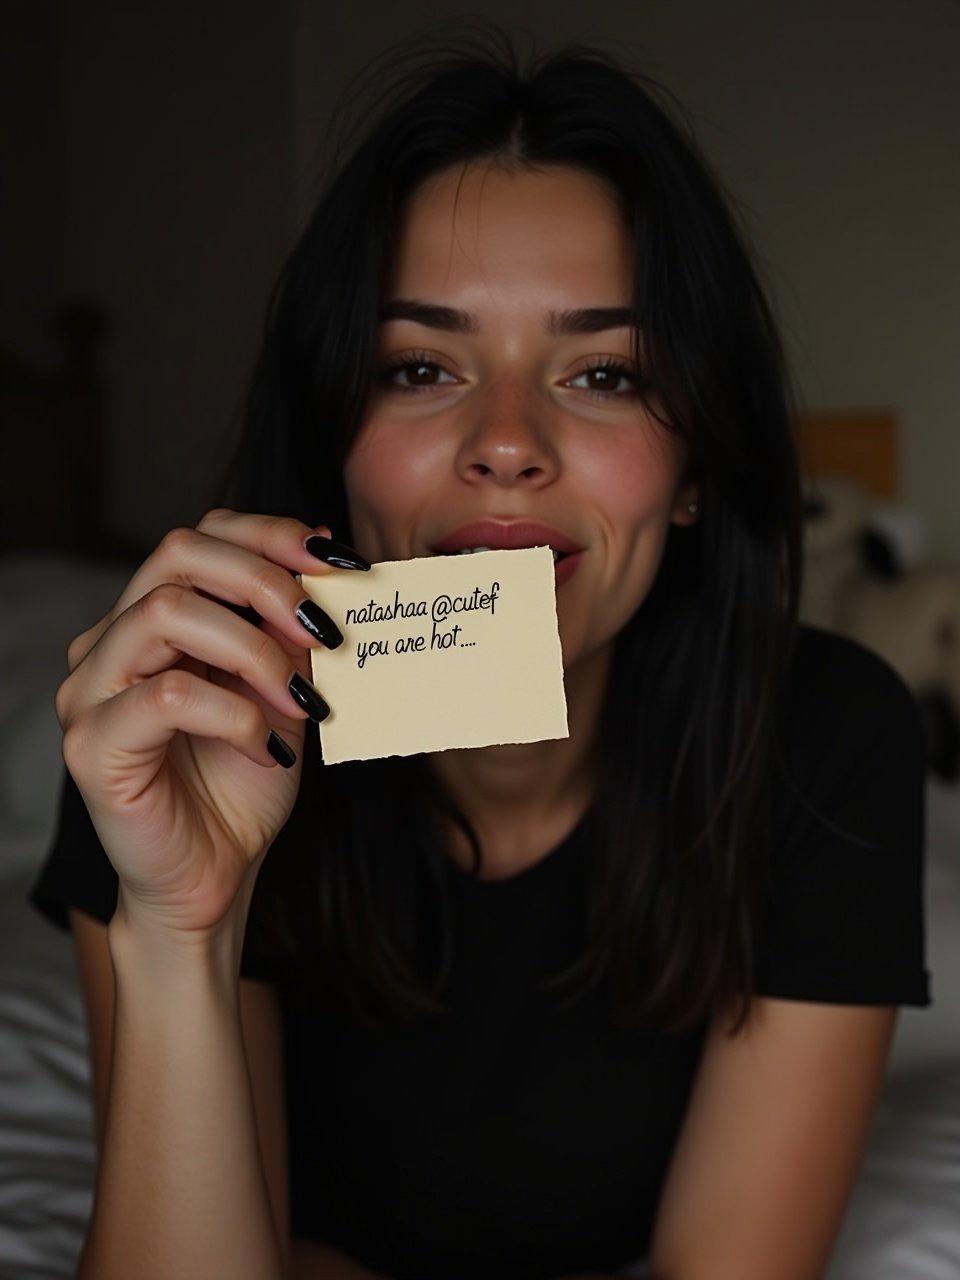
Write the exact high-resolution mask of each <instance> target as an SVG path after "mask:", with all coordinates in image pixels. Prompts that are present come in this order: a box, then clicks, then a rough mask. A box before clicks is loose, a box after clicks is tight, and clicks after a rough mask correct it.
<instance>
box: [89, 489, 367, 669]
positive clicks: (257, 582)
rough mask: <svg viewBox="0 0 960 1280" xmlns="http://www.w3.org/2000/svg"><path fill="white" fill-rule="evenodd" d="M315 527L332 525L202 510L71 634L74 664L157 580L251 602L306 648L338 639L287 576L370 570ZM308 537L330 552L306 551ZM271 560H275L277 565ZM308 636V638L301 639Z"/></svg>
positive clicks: (352, 552)
mask: <svg viewBox="0 0 960 1280" xmlns="http://www.w3.org/2000/svg"><path fill="white" fill-rule="evenodd" d="M317 529H320V530H325V531H326V530H328V526H326V525H319V526H316V527H315V529H311V527H310V526H308V525H305V524H303V522H302V521H300V520H293V518H292V517H285V516H260V515H248V513H246V512H234V511H230V509H229V508H225V507H216V508H214V509H212V511H210V512H207V513H206V515H205V516H204V517H202V520H201V521H200V522H198V525H197V527H196V529H187V527H177V529H172V530H170V531H169V532H168V534H166V535H165V536H164V538H163V539H161V541H160V544H159V545H157V547H156V549H155V550H154V552H151V554H150V556H148V557H147V558H146V561H145V562H143V563H142V564H141V567H140V568H138V570H137V571H136V573H134V575H133V576H132V577H131V580H129V582H128V584H127V586H125V588H124V590H123V593H122V594H120V596H119V599H118V600H116V603H115V604H114V607H113V609H111V611H110V612H109V613H108V614H105V616H104V617H102V618H101V620H100V621H99V622H97V623H95V626H92V627H90V628H88V630H87V631H83V632H81V634H79V635H77V636H74V639H73V640H72V641H70V645H69V648H68V650H67V663H68V668H69V671H70V672H72V671H74V669H76V668H77V666H79V663H81V662H83V659H84V658H86V655H87V654H88V653H90V650H91V649H92V648H93V645H95V644H96V643H97V640H99V639H100V636H101V635H102V634H104V631H105V630H106V627H109V626H110V623H111V622H113V621H114V618H116V617H118V616H119V614H120V613H123V611H124V609H128V608H129V607H131V605H132V604H134V603H136V602H137V600H138V599H140V598H141V596H143V595H146V594H147V591H150V590H152V589H154V588H155V586H159V585H160V582H182V584H184V585H192V586H195V588H198V589H201V590H204V591H205V593H206V594H207V595H209V596H210V598H212V599H219V600H225V602H229V603H233V604H238V605H246V607H250V608H252V609H253V611H255V612H256V613H259V614H260V616H261V617H269V618H270V620H271V621H273V622H274V623H275V625H276V626H278V627H279V628H280V630H283V631H285V632H287V635H288V637H289V639H291V641H292V643H293V644H296V645H300V646H307V648H308V646H310V645H316V644H323V643H325V641H324V640H323V635H328V636H329V637H330V639H333V640H334V641H335V636H337V628H335V625H333V623H332V620H329V618H328V617H326V614H325V613H324V611H323V609H320V607H319V605H316V604H315V602H311V600H310V598H308V596H307V595H306V594H305V593H303V591H301V590H300V585H298V584H297V588H296V590H297V591H298V593H300V594H298V595H297V599H296V600H293V599H292V598H291V594H289V588H288V586H287V588H284V581H285V580H288V581H293V576H292V575H294V573H326V572H332V571H333V570H334V568H344V567H353V568H361V570H366V568H370V564H369V562H367V561H366V559H364V557H361V556H360V554H358V553H356V552H355V550H353V549H352V548H347V547H344V545H343V544H342V543H337V541H334V540H332V539H325V538H320V539H319V543H320V544H323V545H319V543H317ZM214 530H215V532H214ZM311 540H312V541H311ZM307 541H310V544H311V547H312V548H314V549H315V550H319V552H321V554H323V556H328V557H330V558H329V559H323V558H320V557H319V556H314V554H311V553H310V552H308V550H307V549H306V544H307ZM230 550H234V552H236V553H237V554H236V556H233V557H230V556H229V553H230ZM244 553H246V557H244ZM270 564H274V566H275V568H274V570H271V568H270ZM284 568H285V570H287V572H285V575H284ZM301 604H303V605H305V621H307V622H310V621H311V618H312V622H314V623H315V625H316V626H319V628H320V632H321V635H320V636H317V635H316V632H315V631H314V630H311V628H310V627H308V626H307V627H305V626H303V622H302V621H301V620H300V618H297V613H296V611H297V607H298V605H301ZM261 605H262V608H261ZM292 620H293V621H292ZM305 636H308V639H306V640H305V639H303V637H305Z"/></svg>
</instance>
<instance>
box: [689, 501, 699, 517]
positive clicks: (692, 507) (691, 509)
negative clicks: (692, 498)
mask: <svg viewBox="0 0 960 1280" xmlns="http://www.w3.org/2000/svg"><path fill="white" fill-rule="evenodd" d="M696 509H697V504H696V503H695V502H688V503H687V510H688V511H689V512H690V514H691V515H693V513H694V512H695V511H696Z"/></svg>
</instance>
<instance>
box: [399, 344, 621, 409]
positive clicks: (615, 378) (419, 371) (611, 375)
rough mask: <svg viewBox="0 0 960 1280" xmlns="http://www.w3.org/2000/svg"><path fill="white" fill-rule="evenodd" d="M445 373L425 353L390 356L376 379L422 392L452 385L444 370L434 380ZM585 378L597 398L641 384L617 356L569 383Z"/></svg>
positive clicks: (589, 391) (614, 395) (590, 393)
mask: <svg viewBox="0 0 960 1280" xmlns="http://www.w3.org/2000/svg"><path fill="white" fill-rule="evenodd" d="M408 373H409V375H410V378H411V379H412V380H413V385H410V383H409V382H408V383H407V384H403V383H401V382H399V381H397V375H398V374H404V375H406V374H408ZM443 373H446V370H445V369H444V368H443V367H442V366H441V365H439V364H438V363H437V362H436V360H428V359H427V358H426V357H425V356H424V357H420V356H416V355H414V356H408V357H406V358H405V359H402V360H392V361H389V362H388V363H387V364H385V365H382V366H381V367H380V369H379V370H378V371H377V374H376V380H377V382H378V383H380V384H382V385H384V386H386V387H388V388H389V389H390V390H391V391H402V392H408V393H409V392H412V393H414V394H416V393H418V392H419V393H423V392H428V391H432V390H433V389H434V388H435V387H442V386H452V385H455V384H456V379H455V378H453V377H452V375H449V374H448V377H450V378H451V381H450V382H447V383H443V382H440V381H438V375H440V374H443ZM580 378H587V379H588V380H593V381H594V382H595V383H596V382H599V386H597V385H594V386H592V387H589V386H587V387H580V388H578V389H579V390H581V391H583V392H584V393H585V394H586V395H588V396H593V397H594V398H595V399H598V400H606V399H615V400H624V399H632V398H633V397H634V396H636V395H637V394H638V392H639V390H640V387H641V385H642V378H641V376H640V375H639V374H638V373H636V372H634V370H633V369H631V368H630V367H629V366H628V365H625V364H622V363H621V362H620V361H619V360H604V361H602V362H601V363H600V364H595V365H591V366H590V368H589V369H584V370H583V372H582V373H578V374H577V375H576V377H575V378H574V379H573V380H572V381H571V382H570V384H569V385H571V386H573V385H574V384H575V382H576V381H577V379H580ZM623 382H627V383H629V388H628V390H626V391H623V390H617V389H616V388H617V387H618V386H620V384H622V383H623Z"/></svg>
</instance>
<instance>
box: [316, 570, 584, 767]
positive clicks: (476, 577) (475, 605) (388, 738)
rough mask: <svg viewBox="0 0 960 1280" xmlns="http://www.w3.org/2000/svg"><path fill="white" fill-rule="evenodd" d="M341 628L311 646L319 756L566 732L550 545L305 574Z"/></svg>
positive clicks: (330, 758)
mask: <svg viewBox="0 0 960 1280" xmlns="http://www.w3.org/2000/svg"><path fill="white" fill-rule="evenodd" d="M300 583H301V585H302V587H303V589H304V591H305V592H306V593H307V595H309V596H310V597H311V598H312V599H313V600H316V602H317V603H318V604H319V605H320V606H321V608H323V609H325V610H326V612H327V613H328V614H330V616H331V617H332V618H333V620H334V622H336V624H337V626H338V627H339V628H340V630H341V631H342V632H343V643H342V644H340V645H338V646H337V648H336V649H327V648H326V647H325V646H322V645H321V646H318V647H317V648H313V649H311V650H310V665H311V670H312V674H313V682H314V684H315V685H316V686H317V688H318V689H319V690H320V692H321V693H322V694H323V696H324V698H325V699H326V701H327V702H328V703H329V704H330V714H329V716H327V718H326V719H325V720H323V721H321V723H320V725H319V731H320V743H321V746H322V748H323V759H324V763H325V764H336V763H338V762H339V761H341V760H370V759H373V758H375V757H379V756H407V755H412V754H414V753H415V752H417V751H443V750H446V749H448V748H451V747H486V746H491V745H493V744H495V743H505V742H539V741H541V740H542V739H544V738H567V737H569V736H570V734H569V730H568V728H567V703H566V696H565V693H564V685H563V659H562V653H561V648H560V633H559V630H558V627H557V604H556V588H555V585H554V573H553V554H552V552H551V551H550V548H549V547H546V546H544V547H524V548H522V549H516V550H503V551H476V552H473V553H472V554H470V555H438V556H423V557H418V558H415V559H413V560H384V561H380V562H379V563H376V564H374V566H373V568H372V569H370V570H369V571H368V572H363V571H358V570H354V569H339V568H335V569H332V570H331V572H330V573H324V574H302V575H300Z"/></svg>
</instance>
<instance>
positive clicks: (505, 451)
mask: <svg viewBox="0 0 960 1280" xmlns="http://www.w3.org/2000/svg"><path fill="white" fill-rule="evenodd" d="M471 409H472V410H473V411H474V413H475V417H474V420H473V423H472V425H471V428H470V430H468V431H467V433H466V435H465V437H464V439H463V443H462V444H461V447H460V449H459V451H458V467H459V468H460V470H461V473H462V474H463V476H464V478H465V479H470V480H472V481H476V480H478V479H483V478H487V479H489V480H491V481H494V482H496V483H498V484H516V483H518V482H523V483H526V484H528V485H529V484H531V483H537V484H547V483H549V482H550V481H551V480H552V479H553V478H554V476H555V475H556V474H557V471H558V470H559V459H558V457H557V451H556V445H555V442H554V441H553V440H552V439H551V435H550V431H549V424H548V422H547V417H546V415H547V410H546V409H545V407H544V406H537V405H535V404H534V403H532V397H531V396H529V395H525V394H524V393H523V392H521V391H520V390H518V389H517V388H516V387H511V388H502V389H500V390H499V391H496V390H492V391H491V392H490V393H489V394H488V395H487V396H485V397H484V398H483V400H482V402H477V403H476V404H475V405H472V406H471Z"/></svg>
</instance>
